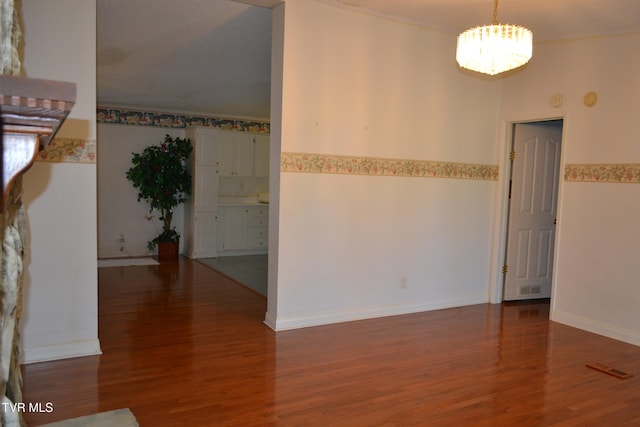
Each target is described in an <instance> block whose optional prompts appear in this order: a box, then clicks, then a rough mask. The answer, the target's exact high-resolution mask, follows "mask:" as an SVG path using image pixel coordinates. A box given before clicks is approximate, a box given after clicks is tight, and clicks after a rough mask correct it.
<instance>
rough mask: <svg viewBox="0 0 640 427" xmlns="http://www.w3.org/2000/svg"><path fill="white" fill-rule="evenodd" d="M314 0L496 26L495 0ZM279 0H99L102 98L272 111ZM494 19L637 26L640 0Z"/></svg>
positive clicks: (548, 8)
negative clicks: (274, 37)
mask: <svg viewBox="0 0 640 427" xmlns="http://www.w3.org/2000/svg"><path fill="white" fill-rule="evenodd" d="M288 1H296V0H288ZM318 1H323V2H325V3H328V4H333V5H337V6H340V7H345V8H348V9H352V10H360V11H363V12H366V13H373V14H376V15H381V16H386V17H389V18H392V19H396V20H399V21H403V22H408V23H413V24H418V25H422V26H426V27H429V28H433V29H437V30H441V31H445V32H448V33H451V34H454V35H457V34H458V33H460V32H462V31H464V30H466V29H468V28H470V27H473V26H477V25H485V24H490V23H491V21H492V19H493V5H494V2H493V0H318ZM244 3H251V4H254V5H260V6H265V7H258V6H253V5H250V4H244ZM277 3H280V1H279V0H238V1H232V0H97V52H98V58H97V67H98V68H97V74H98V88H97V90H98V104H99V105H100V106H116V107H125V108H131V109H144V110H151V111H159V112H184V113H194V114H203V115H213V116H220V117H224V116H227V117H235V118H253V119H268V118H269V91H270V78H271V76H270V67H271V65H270V64H271V62H270V61H271V59H270V57H271V10H270V9H268V7H270V6H273V5H274V4H277ZM498 20H499V21H500V22H502V23H511V24H518V25H522V26H525V27H527V28H529V29H530V30H531V31H532V32H533V36H534V42H541V41H550V40H560V39H568V38H575V37H585V36H593V35H605V34H620V33H630V32H640V0H501V1H500V3H499V5H498ZM453 54H454V53H453V52H452V55H453Z"/></svg>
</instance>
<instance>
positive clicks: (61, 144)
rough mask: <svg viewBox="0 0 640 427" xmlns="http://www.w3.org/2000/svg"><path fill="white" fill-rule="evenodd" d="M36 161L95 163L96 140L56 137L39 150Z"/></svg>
mask: <svg viewBox="0 0 640 427" xmlns="http://www.w3.org/2000/svg"><path fill="white" fill-rule="evenodd" d="M36 161H40V162H58V163H95V162H96V140H95V139H80V138H54V139H53V141H51V143H50V144H49V145H47V146H46V148H45V149H44V150H42V151H40V152H38V154H37V156H36Z"/></svg>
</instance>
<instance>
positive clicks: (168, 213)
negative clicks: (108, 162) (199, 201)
mask: <svg viewBox="0 0 640 427" xmlns="http://www.w3.org/2000/svg"><path fill="white" fill-rule="evenodd" d="M192 150H193V147H192V146H191V141H190V140H189V139H184V138H179V137H176V138H171V137H170V136H169V135H165V137H164V142H162V143H161V144H159V145H152V146H149V147H147V148H145V149H144V150H142V152H141V153H132V154H133V158H132V159H131V163H132V164H133V166H132V167H131V169H129V170H128V171H127V179H128V180H129V181H131V182H132V183H133V187H134V188H136V189H137V190H138V201H140V200H145V201H146V202H147V203H148V204H149V212H153V211H154V210H157V211H159V212H160V217H159V219H160V220H161V221H162V222H163V226H162V232H161V233H160V234H159V235H158V236H157V237H156V238H155V239H153V240H151V241H150V242H149V243H148V247H149V250H153V249H154V248H155V246H156V245H157V244H158V243H159V242H177V241H178V240H179V238H180V235H179V234H178V232H177V231H176V230H175V228H172V227H171V221H172V220H173V209H174V208H175V207H176V206H178V205H180V204H181V203H184V202H185V201H186V200H187V196H188V195H189V194H191V175H190V174H189V171H188V170H187V166H186V161H187V159H188V158H189V155H190V154H191V151H192Z"/></svg>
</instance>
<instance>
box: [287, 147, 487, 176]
mask: <svg viewBox="0 0 640 427" xmlns="http://www.w3.org/2000/svg"><path fill="white" fill-rule="evenodd" d="M280 171H281V172H302V173H326V174H346V175H375V176H402V177H431V178H454V179H474V180H485V181H496V180H497V179H498V166H495V165H481V164H471V163H450V162H434V161H425V160H407V159H383V158H376V157H352V156H336V155H325V154H311V153H282V154H281V157H280Z"/></svg>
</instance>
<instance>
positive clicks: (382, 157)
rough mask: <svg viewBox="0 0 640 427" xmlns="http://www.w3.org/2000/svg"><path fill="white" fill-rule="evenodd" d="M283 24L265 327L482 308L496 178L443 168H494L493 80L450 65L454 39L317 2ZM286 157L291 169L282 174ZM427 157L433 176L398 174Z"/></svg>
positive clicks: (309, 1) (306, 3) (301, 4)
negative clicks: (272, 275)
mask: <svg viewBox="0 0 640 427" xmlns="http://www.w3.org/2000/svg"><path fill="white" fill-rule="evenodd" d="M283 23H284V24H283V25H284V30H283V32H282V34H283V36H282V42H281V43H282V68H283V70H282V76H283V81H282V90H281V92H282V93H281V96H282V106H281V117H278V116H277V115H276V114H274V112H272V129H273V128H277V127H280V130H281V134H280V136H279V138H280V143H281V151H282V154H281V155H282V160H281V172H280V194H279V203H278V209H279V212H280V215H279V223H278V227H279V229H278V231H277V233H278V236H277V237H278V260H277V264H276V263H274V264H270V267H272V266H273V265H275V266H276V267H277V269H278V271H277V295H276V296H274V295H272V293H271V292H270V294H269V299H270V301H269V310H270V312H268V313H267V323H268V324H269V325H270V326H271V327H272V328H274V329H289V328H297V327H304V326H313V325H319V324H324V323H333V322H339V321H348V320H356V319H362V318H370V317H379V316H386V315H395V314H404V313H411V312H417V311H424V310H432V309H439V308H445V307H452V306H461V305H467V304H475V303H484V302H487V301H488V282H489V252H490V246H491V224H492V220H491V216H492V212H493V211H492V209H493V206H492V202H493V198H494V196H495V191H496V186H497V184H496V181H495V180H492V179H489V180H482V179H473V178H471V179H456V178H460V177H461V176H460V175H458V176H441V175H439V173H440V172H446V171H451V170H455V169H456V167H458V166H459V167H461V168H466V167H469V168H471V167H472V166H471V165H474V164H485V165H487V164H488V165H494V164H495V163H497V160H496V140H497V122H498V112H499V105H498V102H499V96H500V95H499V83H498V82H496V81H492V80H485V79H478V78H474V77H470V76H469V75H468V74H467V73H464V72H461V71H460V70H459V69H458V68H457V66H456V63H455V55H454V52H455V43H456V40H455V36H453V35H449V34H443V33H439V32H435V31H430V30H426V29H423V28H420V27H416V26H413V25H408V24H403V23H399V22H396V21H392V20H389V19H385V18H381V17H376V16H372V15H367V14H363V13H359V12H357V11H353V10H348V9H344V8H340V7H339V6H335V5H330V4H327V3H322V2H317V1H313V0H301V1H296V2H285V5H284V19H283ZM274 25H275V24H274ZM276 51H277V49H276V47H274V52H276ZM278 120H279V123H278ZM275 135H276V133H275V132H273V131H272V139H273V138H274V137H275ZM305 153H307V154H309V153H310V154H311V155H309V156H306V154H305ZM290 158H294V159H295V160H293V162H294V163H295V162H299V163H295V166H293V167H292V168H288V167H287V166H286V165H285V163H287V159H290ZM396 159H403V160H401V161H398V160H396ZM423 161H431V162H434V165H433V166H434V168H435V169H437V168H438V166H437V165H435V163H437V164H438V165H439V167H440V169H438V172H433V175H432V174H431V173H429V174H427V175H421V174H420V173H417V172H416V173H414V170H413V169H411V167H409V166H407V165H409V164H411V165H417V164H419V163H420V162H423ZM345 162H346V163H345ZM371 162H376V164H378V165H380V166H381V168H382V169H385V170H387V171H391V170H395V168H396V167H400V168H403V167H404V171H403V172H406V173H407V175H404V176H393V172H390V174H384V173H378V170H377V169H376V168H373V167H367V166H366V165H368V164H370V163H371ZM347 163H348V164H358V165H360V166H359V168H360V169H359V170H358V171H356V170H351V168H350V167H349V166H348V165H347V166H345V164H347ZM333 164H335V165H337V166H339V169H340V170H338V169H334V168H332V166H331V165H333ZM340 165H341V166H340ZM398 165H405V166H406V167H405V166H398ZM298 166H299V167H298ZM409 169H411V170H409ZM445 175H446V173H445ZM272 203H273V199H272ZM272 229H273V227H272ZM272 286H273V284H271V283H270V290H271V287H272ZM272 298H277V302H275V303H274V302H273V301H271V299H272ZM274 310H275V312H274Z"/></svg>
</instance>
